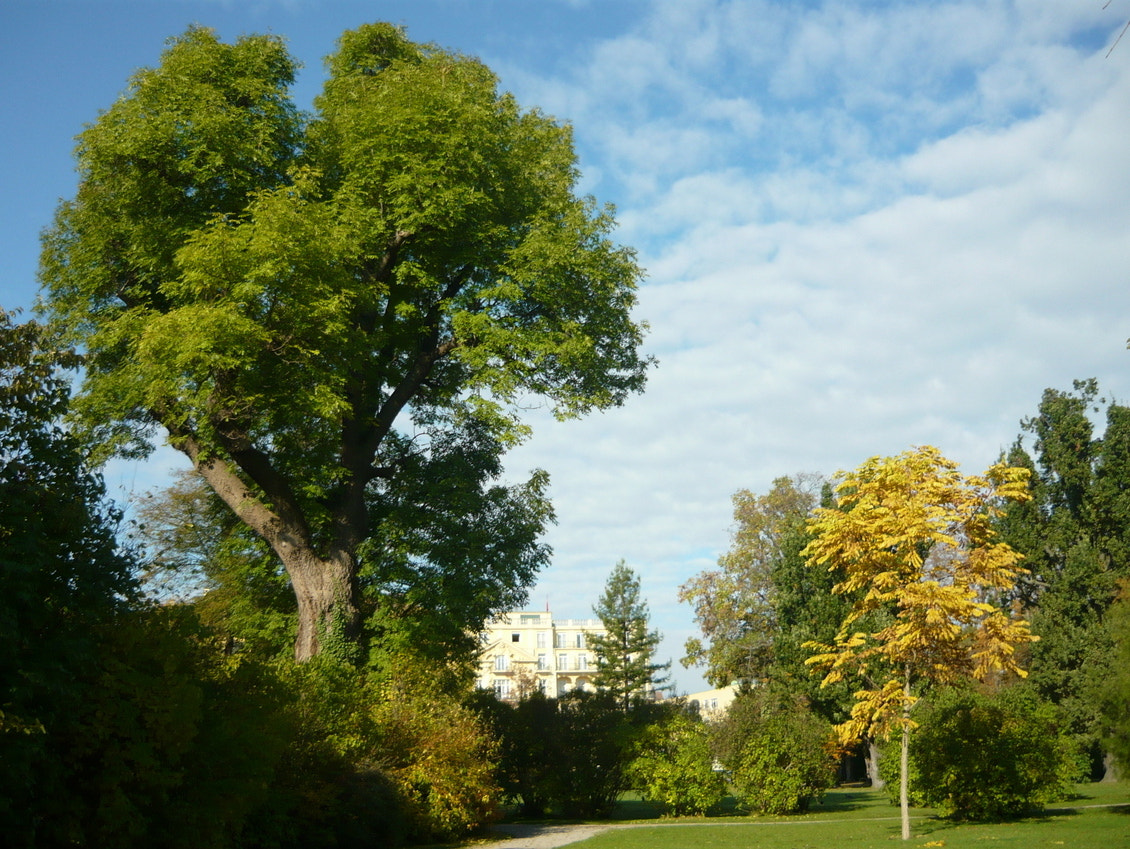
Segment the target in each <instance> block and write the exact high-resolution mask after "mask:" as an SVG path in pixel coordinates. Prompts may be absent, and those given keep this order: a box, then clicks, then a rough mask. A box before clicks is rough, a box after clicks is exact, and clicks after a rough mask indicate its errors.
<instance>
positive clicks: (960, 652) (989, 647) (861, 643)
mask: <svg viewBox="0 0 1130 849" xmlns="http://www.w3.org/2000/svg"><path fill="white" fill-rule="evenodd" d="M1027 479H1028V470H1026V469H1022V468H1014V467H1009V466H1005V465H1004V464H999V463H998V464H997V465H994V466H993V467H991V468H990V469H989V470H988V471H987V472H986V473H985V474H984V475H980V476H965V475H962V474H961V473H960V472H958V470H957V466H956V464H954V463H953V462H951V461H949V460H947V459H946V458H945V457H943V456H942V454H941V453H940V452H939V451H938V449H936V448H934V447H932V446H922V447H918V448H915V449H913V450H911V451H908V452H905V453H903V454H900V455H898V456H895V457H875V458H872V459H870V460H868V461H867V462H865V463H864V464H863V465H862V466H860V467H859V468H858V469H856V470H855V471H854V472H851V473H848V474H845V475H843V477H842V482H841V483H840V484H839V486H838V487H837V490H836V493H837V499H838V503H837V504H836V506H835V507H831V508H823V509H820V510H818V511H816V513H815V514H814V516H813V518H812V519H811V520H810V521H809V531H810V532H811V533H812V535H813V539H812V542H811V543H809V545H808V546H807V547H806V548H805V550H804V555H805V557H806V558H807V560H808V562H809V565H810V566H813V567H824V568H828V569H835V570H840V571H841V572H842V574H843V576H844V577H843V579H842V580H841V581H840V583H838V584H837V585H836V587H835V588H834V592H836V593H841V594H847V595H851V596H853V597H855V598H856V601H855V603H854V605H853V607H852V609H851V611H850V612H849V614H848V615H847V617H845V619H844V621H843V623H842V624H841V627H840V630H839V633H838V634H837V636H836V639H835V642H834V644H833V645H821V644H815V643H810V644H806V648H809V649H811V650H813V651H814V654H813V656H812V657H810V658H809V660H808V663H809V664H810V665H811V666H813V667H814V668H817V669H822V670H824V671H825V679H824V683H825V684H831V683H835V682H837V681H842V680H844V679H845V678H847V677H848V676H849V675H853V674H854V675H859V676H862V677H863V679H864V680H865V681H867V682H869V684H870V686H869V687H867V688H865V689H862V690H860V691H859V692H857V693H856V705H855V707H854V708H853V710H852V715H851V719H850V720H849V721H848V722H846V723H844V725H842V726H841V727H840V728H839V732H840V734H841V736H842V738H843V739H844V740H845V742H846V741H847V740H850V739H858V738H859V737H860V736H863V735H864V734H868V733H870V734H878V735H880V736H887V735H888V734H889V733H890V732H891V731H892V730H894V729H895V728H903V727H907V726H910V725H912V724H913V723H912V722H911V720H910V708H911V707H912V706H913V704H914V700H915V699H914V696H913V695H912V690H913V685H914V684H915V683H916V682H918V681H920V680H929V681H932V682H935V683H949V682H953V681H955V680H958V679H960V678H962V677H965V676H970V675H971V676H974V677H976V678H979V679H984V678H986V677H987V676H989V675H991V674H993V673H995V672H1001V671H1007V672H1011V673H1015V674H1018V675H1023V674H1024V672H1023V670H1022V669H1021V668H1020V666H1019V664H1018V663H1017V660H1016V648H1017V646H1019V645H1021V644H1023V643H1025V642H1029V641H1031V640H1034V639H1036V638H1035V637H1034V636H1033V635H1032V634H1030V633H1029V630H1028V624H1027V622H1025V621H1022V620H1016V619H1013V618H1012V617H1011V616H1010V615H1009V613H1008V612H1007V611H1006V610H1004V609H1002V607H1001V606H999V604H997V603H994V602H995V601H998V600H999V598H1000V595H1001V591H1003V590H1007V589H1008V588H1010V587H1012V586H1013V585H1014V584H1015V581H1016V579H1017V577H1018V576H1019V575H1021V574H1023V573H1024V571H1025V570H1024V569H1023V568H1022V567H1021V566H1020V559H1021V556H1020V555H1019V554H1018V553H1017V552H1016V551H1014V550H1013V549H1012V548H1010V547H1009V546H1008V545H1006V544H1004V543H1000V542H996V541H995V540H994V532H993V528H992V524H991V522H992V519H993V517H994V516H995V515H996V514H997V512H998V511H999V510H1000V509H1001V506H1002V505H1003V504H1004V503H1005V502H1007V501H1025V500H1027V499H1028V498H1029V495H1028V491H1027ZM866 623H870V624H871V628H867V627H866Z"/></svg>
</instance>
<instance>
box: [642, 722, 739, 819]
mask: <svg viewBox="0 0 1130 849" xmlns="http://www.w3.org/2000/svg"><path fill="white" fill-rule="evenodd" d="M635 752H636V754H635V757H634V759H633V760H632V762H631V765H630V767H629V769H628V776H629V780H630V781H631V783H632V786H633V787H635V788H636V789H637V790H638V791H639V792H640V795H642V796H643V797H644V798H645V799H647V800H648V801H650V802H657V803H659V804H660V805H661V806H662V807H663V811H664V813H665V814H669V815H672V816H687V815H694V814H705V813H707V812H708V811H709V810H710V809H712V808H714V807H716V806H717V805H718V804H719V803H720V802H721V801H722V799H723V798H725V796H726V781H725V779H724V778H723V777H722V775H721V773H719V772H716V771H715V769H714V753H713V750H712V748H711V745H710V731H709V729H708V728H707V727H706V726H705V725H703V723H702V721H701V720H700V719H699V718H698V717H697V716H691V715H690V714H688V713H686V712H684V711H678V712H675V713H673V714H672V715H671V716H669V717H668V718H667V719H665V720H663V721H659V722H656V723H653V724H651V725H649V726H648V727H647V728H645V729H644V731H643V733H642V734H641V735H640V737H639V739H638V741H637V743H636V747H635Z"/></svg>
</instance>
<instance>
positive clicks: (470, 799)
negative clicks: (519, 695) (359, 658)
mask: <svg viewBox="0 0 1130 849" xmlns="http://www.w3.org/2000/svg"><path fill="white" fill-rule="evenodd" d="M281 671H282V673H283V675H284V677H285V678H286V680H288V682H289V686H290V687H291V688H292V691H293V692H294V693H295V695H296V697H297V699H296V714H295V722H296V725H297V727H298V728H299V729H300V733H299V737H298V739H297V741H296V744H295V745H294V746H293V747H292V748H291V750H290V751H289V752H288V760H287V762H286V764H285V770H284V771H283V772H282V774H281V775H280V778H279V780H278V782H277V786H276V789H275V791H274V793H275V799H274V808H273V810H269V811H268V813H267V814H265V815H264V817H263V828H264V831H265V833H271V832H272V830H273V832H274V833H275V834H276V837H275V838H274V839H275V840H276V841H277V842H278V843H279V844H280V845H283V846H290V845H292V844H293V845H316V846H321V845H330V846H332V845H341V843H342V842H345V845H353V844H351V843H349V842H348V840H353V839H360V838H357V837H356V836H357V835H360V836H364V837H365V839H367V840H369V839H371V840H377V842H378V843H380V844H383V845H400V844H401V843H402V842H404V841H412V842H424V843H427V842H435V841H440V840H446V841H450V840H455V839H457V838H459V837H462V836H465V835H466V834H467V833H468V832H470V831H473V830H475V829H478V828H480V827H482V826H483V825H485V824H487V823H489V822H490V821H491V820H492V819H493V818H494V817H495V815H496V811H497V807H498V803H499V790H498V787H497V785H496V782H495V744H494V741H493V739H492V738H491V736H490V735H489V734H488V733H487V730H486V727H485V726H484V724H483V723H482V722H480V721H479V720H478V719H477V718H476V717H475V715H474V714H473V713H472V712H471V711H470V710H469V709H467V708H466V707H463V706H462V705H460V704H459V702H458V700H457V699H455V698H454V697H453V696H452V695H451V694H450V693H448V692H445V691H444V690H443V689H442V688H441V687H440V686H437V684H436V682H437V681H442V680H445V676H444V675H442V674H436V671H435V670H433V669H429V668H427V667H423V666H420V665H419V664H418V663H417V662H415V661H413V660H412V659H405V663H404V664H403V666H402V667H401V668H400V669H399V670H398V674H397V675H396V676H394V677H377V676H372V675H366V674H364V673H361V672H358V670H357V669H356V668H355V667H354V666H353V665H352V664H349V663H341V662H339V661H337V660H335V659H334V658H332V657H330V656H329V655H328V654H322V655H319V656H318V658H316V659H315V660H313V661H311V662H309V663H305V664H293V663H288V664H286V665H285V666H284V667H282V669H281ZM348 835H353V837H349V838H348V840H347V836H348ZM378 838H379V839H378ZM264 845H270V843H269V842H267V841H264Z"/></svg>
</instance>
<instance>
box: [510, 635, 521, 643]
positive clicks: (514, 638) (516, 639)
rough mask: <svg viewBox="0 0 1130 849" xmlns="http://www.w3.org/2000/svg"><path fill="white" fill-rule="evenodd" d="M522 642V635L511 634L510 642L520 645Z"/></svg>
mask: <svg viewBox="0 0 1130 849" xmlns="http://www.w3.org/2000/svg"><path fill="white" fill-rule="evenodd" d="M521 641H522V635H521V634H511V635H510V642H512V643H520V642H521Z"/></svg>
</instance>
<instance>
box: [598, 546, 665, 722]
mask: <svg viewBox="0 0 1130 849" xmlns="http://www.w3.org/2000/svg"><path fill="white" fill-rule="evenodd" d="M593 612H594V613H595V614H596V615H597V616H599V617H600V621H601V624H603V625H604V630H605V633H604V634H589V635H588V645H589V647H590V648H591V649H593V651H594V652H596V669H597V672H596V677H595V678H594V679H593V683H594V684H595V685H596V686H597V687H598V688H599V689H600V690H602V691H604V692H607V693H609V694H611V695H612V697H613V699H615V701H616V703H617V704H618V705H620V707H621V709H623V710H627V709H628V708H629V707H630V706H631V705H632V702H633V701H635V700H639V699H642V698H644V697H645V696H646V695H647V694H648V693H649V692H650V691H651V690H652V689H654V688H655V687H656V686H658V685H660V684H662V683H663V682H664V681H665V680H666V678H665V676H663V675H662V674H661V673H663V672H665V671H666V670H667V668H668V667H669V666H670V664H661V663H654V662H652V658H653V657H654V655H655V649H656V647H657V646H658V645H659V641H660V639H661V637H660V634H659V632H658V631H653V630H651V629H650V628H649V627H648V626H649V618H650V617H649V614H648V610H647V602H646V601H645V600H644V599H643V597H642V595H641V592H640V579H639V576H638V575H637V574H636V573H635V571H633V570H632V569H631V567H629V566H628V565H627V564H626V563H624V561H623V560H621V561H620V562H619V563H617V564H616V566H615V567H613V569H612V572H611V573H610V574H609V576H608V581H607V583H606V584H605V585H604V592H603V593H602V594H601V596H600V600H599V601H598V602H597V603H596V604H595V605H594V606H593Z"/></svg>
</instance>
